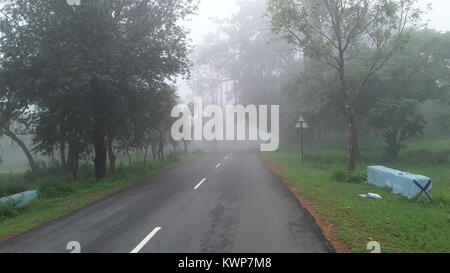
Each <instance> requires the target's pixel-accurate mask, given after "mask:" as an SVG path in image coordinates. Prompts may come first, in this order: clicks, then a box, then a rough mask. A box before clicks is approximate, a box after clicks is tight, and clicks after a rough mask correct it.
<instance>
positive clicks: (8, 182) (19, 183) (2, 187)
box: [0, 173, 28, 197]
mask: <svg viewBox="0 0 450 273" xmlns="http://www.w3.org/2000/svg"><path fill="white" fill-rule="evenodd" d="M27 188H28V187H27V185H26V184H25V183H24V182H23V179H22V175H21V174H14V173H10V174H1V175H0V197H5V196H8V195H12V194H16V193H20V192H24V191H26V190H27Z"/></svg>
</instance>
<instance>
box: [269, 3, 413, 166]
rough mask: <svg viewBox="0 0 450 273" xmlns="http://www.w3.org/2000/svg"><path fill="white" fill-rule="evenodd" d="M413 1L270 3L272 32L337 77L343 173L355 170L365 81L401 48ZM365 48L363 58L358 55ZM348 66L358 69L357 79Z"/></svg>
mask: <svg viewBox="0 0 450 273" xmlns="http://www.w3.org/2000/svg"><path fill="white" fill-rule="evenodd" d="M416 2H417V1H416V0H351V1H340V0H319V1H317V0H269V2H268V7H267V10H268V14H269V16H270V17H271V23H272V29H273V31H274V32H275V33H276V34H278V35H279V36H280V37H281V38H283V39H285V40H287V41H288V42H289V43H291V44H294V45H296V46H297V47H298V48H299V49H300V50H301V51H302V52H303V54H304V55H305V56H307V57H311V58H313V59H315V60H318V61H321V62H324V63H326V64H327V65H329V66H330V67H332V68H333V69H334V70H335V71H336V73H337V74H338V79H339V82H340V88H339V90H340V93H341V96H342V97H343V101H344V105H343V108H344V109H345V118H346V124H347V127H346V128H347V142H348V151H347V153H348V170H349V171H354V170H355V168H356V153H357V147H358V137H357V129H356V126H355V118H356V117H355V108H356V105H357V103H358V100H359V98H360V96H361V94H362V93H363V91H364V89H365V88H366V86H367V84H368V81H369V79H370V78H371V77H372V76H373V75H374V73H376V72H377V71H378V70H380V69H381V68H382V67H383V65H384V64H385V63H386V62H387V61H388V60H389V59H390V58H391V57H392V56H393V55H394V54H395V53H396V52H397V51H398V49H400V48H401V46H402V45H403V44H404V42H405V41H406V39H407V37H408V35H407V28H408V27H410V26H412V25H414V24H416V23H417V22H418V20H419V17H420V14H421V12H420V10H418V9H416V8H415V7H414V4H415V3H416ZM358 48H365V49H366V54H358V52H357V51H358V50H357V49H358ZM349 66H358V67H359V69H358V76H357V77H356V79H357V81H355V80H354V81H352V82H351V81H350V80H349Z"/></svg>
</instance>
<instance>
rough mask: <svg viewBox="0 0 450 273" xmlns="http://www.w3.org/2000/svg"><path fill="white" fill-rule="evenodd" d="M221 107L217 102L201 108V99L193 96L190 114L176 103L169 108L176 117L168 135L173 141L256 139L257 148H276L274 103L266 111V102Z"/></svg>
mask: <svg viewBox="0 0 450 273" xmlns="http://www.w3.org/2000/svg"><path fill="white" fill-rule="evenodd" d="M224 108H225V109H224ZM224 108H223V107H221V106H219V105H208V106H206V107H203V100H202V98H199V97H196V98H195V99H194V109H193V111H194V113H192V111H191V109H189V107H188V106H187V105H184V104H180V105H177V106H176V107H174V109H173V110H172V117H173V118H178V120H177V121H175V123H174V124H173V125H172V130H171V133H172V138H173V139H174V140H175V141H181V140H186V141H192V140H196V141H202V140H206V141H214V140H217V141H224V140H227V141H244V140H251V141H260V142H261V144H260V148H261V151H263V152H273V151H276V150H278V146H279V144H280V107H279V106H278V105H271V106H270V112H269V107H268V106H267V105H259V106H256V105H247V106H243V105H227V106H225V107H224ZM269 115H270V122H269V119H268V118H269ZM205 120H206V121H205ZM224 123H225V126H224Z"/></svg>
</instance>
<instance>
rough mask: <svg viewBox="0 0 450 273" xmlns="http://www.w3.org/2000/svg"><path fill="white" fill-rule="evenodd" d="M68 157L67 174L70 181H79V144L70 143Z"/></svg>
mask: <svg viewBox="0 0 450 273" xmlns="http://www.w3.org/2000/svg"><path fill="white" fill-rule="evenodd" d="M68 153H69V154H68V156H67V172H68V176H69V179H70V181H77V180H78V177H77V171H78V144H77V143H76V141H75V142H71V143H69V152H68Z"/></svg>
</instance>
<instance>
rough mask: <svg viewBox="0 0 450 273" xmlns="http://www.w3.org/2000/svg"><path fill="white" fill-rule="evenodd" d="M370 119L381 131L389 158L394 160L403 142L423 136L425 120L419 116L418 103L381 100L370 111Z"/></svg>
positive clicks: (409, 100)
mask: <svg viewBox="0 0 450 273" xmlns="http://www.w3.org/2000/svg"><path fill="white" fill-rule="evenodd" d="M370 117H371V119H372V121H373V123H374V124H375V126H376V127H377V128H379V129H380V130H381V131H382V134H383V137H384V140H385V142H386V144H387V146H386V153H387V155H388V157H389V158H393V159H396V158H397V157H398V153H399V151H400V149H402V148H403V147H404V142H405V141H406V140H408V139H410V138H414V137H420V136H423V131H424V128H425V120H424V118H423V116H422V115H421V114H419V102H418V101H417V100H413V99H381V100H380V101H379V102H378V103H377V104H376V106H375V107H374V108H373V109H371V110H370Z"/></svg>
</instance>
